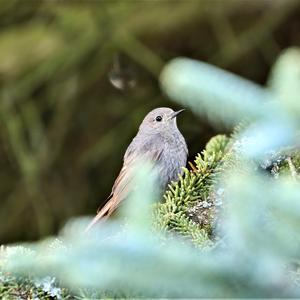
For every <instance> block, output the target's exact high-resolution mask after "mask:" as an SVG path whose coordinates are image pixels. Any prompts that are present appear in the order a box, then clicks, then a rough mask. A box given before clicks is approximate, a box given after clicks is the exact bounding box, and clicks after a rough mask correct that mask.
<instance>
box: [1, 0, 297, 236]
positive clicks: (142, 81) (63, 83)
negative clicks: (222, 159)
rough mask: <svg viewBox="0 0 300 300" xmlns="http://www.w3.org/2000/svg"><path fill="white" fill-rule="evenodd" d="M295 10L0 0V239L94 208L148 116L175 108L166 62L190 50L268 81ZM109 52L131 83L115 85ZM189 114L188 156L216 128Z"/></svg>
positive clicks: (287, 6)
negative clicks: (162, 82) (167, 90)
mask: <svg viewBox="0 0 300 300" xmlns="http://www.w3.org/2000/svg"><path fill="white" fill-rule="evenodd" d="M299 15H300V5H299V1H292V0H286V1H276V0H275V1H237V0H230V1H213V2H212V1H205V0H203V1H197V0H195V1H184V0H183V1H176V0H169V1H168V0H164V1H109V0H107V1H85V2H83V1H82V2H81V1H65V2H62V1H40V2H37V1H29V0H28V1H23V0H15V1H1V3H0V57H1V61H0V95H1V98H0V157H1V159H0V197H1V200H2V201H1V203H0V220H1V221H0V222H1V223H0V224H1V226H0V239H1V242H7V241H16V240H25V239H36V238H38V237H41V236H45V235H48V234H50V233H53V232H55V231H57V229H58V228H59V227H61V226H62V224H63V223H64V222H65V221H66V220H67V219H69V218H70V217H71V216H75V215H83V214H86V213H91V214H93V213H94V212H95V211H96V208H97V207H98V205H99V204H101V202H103V200H104V199H106V196H107V195H108V194H109V190H110V188H111V185H112V182H113V179H114V177H115V176H116V175H117V172H118V169H119V168H120V166H121V164H122V160H121V158H122V155H123V153H124V151H125V148H126V145H127V144H128V143H129V141H130V139H131V138H132V137H133V136H134V134H135V132H136V130H137V127H138V125H139V122H140V121H141V119H142V118H143V116H144V115H145V114H146V113H147V112H148V111H149V110H150V109H152V108H154V107H157V106H174V104H173V103H171V102H169V101H168V100H166V97H163V96H162V95H161V92H160V88H159V85H158V74H159V73H160V71H161V68H162V66H163V65H164V63H165V62H166V61H168V60H169V59H171V58H173V57H176V56H183V55H185V56H188V57H191V58H195V59H202V60H205V61H207V62H209V63H213V64H215V65H218V66H221V67H224V68H227V69H229V70H231V71H234V72H235V73H237V74H240V75H243V76H244V77H246V78H249V79H252V80H254V81H256V82H258V83H265V81H266V78H267V74H268V71H269V69H270V66H271V65H272V64H273V62H274V61H275V58H276V57H277V55H278V54H279V52H280V50H282V49H284V48H286V47H288V46H290V45H297V43H298V44H299V40H300V36H299V30H298V28H299V23H300V21H299V20H300V17H299ZM116 55H119V56H120V57H121V59H122V63H123V65H124V66H123V67H122V68H121V69H120V70H117V73H118V74H117V75H119V76H120V78H121V80H126V76H125V75H126V72H127V71H128V70H129V73H130V76H132V78H133V81H135V82H136V84H135V86H134V87H132V88H128V89H125V90H122V91H119V90H117V89H115V88H114V87H113V85H112V84H111V83H110V80H109V74H111V72H112V70H114V64H115V60H116ZM110 79H111V78H110ZM204 84H205V83H204ZM195 118H196V116H195V115H193V114H192V113H187V114H186V115H185V116H184V117H182V119H181V120H179V123H180V124H179V126H180V128H182V131H183V133H184V135H185V136H186V138H187V141H188V145H189V150H190V154H191V159H193V157H194V155H195V154H196V153H197V152H199V150H200V149H202V148H203V147H204V145H205V143H206V142H207V141H208V139H209V137H210V136H212V135H213V134H214V133H215V132H216V129H213V127H211V125H209V124H208V123H207V122H206V121H207V120H206V119H205V118H202V120H201V121H200V120H199V119H197V121H195ZM220 130H223V131H224V130H225V129H224V128H223V125H222V124H219V127H218V128H217V131H220ZM226 130H227V129H226Z"/></svg>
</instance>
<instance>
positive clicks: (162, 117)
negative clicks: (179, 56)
mask: <svg viewBox="0 0 300 300" xmlns="http://www.w3.org/2000/svg"><path fill="white" fill-rule="evenodd" d="M181 111H182V110H180V111H178V112H174V111H173V110H172V109H171V108H166V107H160V108H156V109H154V110H152V111H151V112H149V113H148V114H147V115H146V117H145V118H144V120H143V122H142V124H141V125H140V127H139V131H138V133H137V135H136V136H135V137H134V139H133V140H132V142H131V143H130V145H129V146H128V148H127V150H126V152H125V155H124V162H123V167H122V169H121V172H120V174H119V176H118V177H117V179H116V181H115V183H114V185H113V188H112V192H111V194H110V196H109V197H108V201H107V203H106V204H105V205H104V207H103V208H101V209H100V210H99V211H98V214H97V215H96V217H95V218H94V219H93V221H92V222H91V224H90V225H89V226H88V228H87V230H88V229H89V228H90V227H92V226H93V225H94V224H95V223H96V222H97V221H98V220H100V219H101V218H102V217H103V216H110V215H111V214H112V213H113V212H114V211H115V209H116V208H117V207H118V206H119V204H120V203H121V202H122V201H123V200H124V199H125V198H127V196H128V194H129V193H130V191H131V190H132V189H133V187H132V180H133V177H134V174H133V170H134V165H135V164H136V163H137V162H138V161H140V160H149V161H151V162H152V163H153V164H154V167H155V168H156V171H157V173H158V176H159V178H158V180H159V184H160V187H161V189H165V188H166V186H167V184H168V183H169V182H170V181H172V180H177V179H178V175H179V174H181V173H182V167H184V166H185V165H186V160H187V155H188V149H187V145H186V142H185V139H184V137H183V136H182V134H181V133H180V131H179V130H178V128H177V123H176V117H177V115H178V114H179V113H180V112H181Z"/></svg>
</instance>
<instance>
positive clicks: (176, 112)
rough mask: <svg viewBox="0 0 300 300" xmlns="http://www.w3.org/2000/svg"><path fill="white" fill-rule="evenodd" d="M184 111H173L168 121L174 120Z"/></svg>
mask: <svg viewBox="0 0 300 300" xmlns="http://www.w3.org/2000/svg"><path fill="white" fill-rule="evenodd" d="M184 110H185V109H181V110H178V111H174V112H173V113H172V114H171V116H170V119H174V118H176V117H177V116H178V115H179V114H180V113H182V112H183V111H184Z"/></svg>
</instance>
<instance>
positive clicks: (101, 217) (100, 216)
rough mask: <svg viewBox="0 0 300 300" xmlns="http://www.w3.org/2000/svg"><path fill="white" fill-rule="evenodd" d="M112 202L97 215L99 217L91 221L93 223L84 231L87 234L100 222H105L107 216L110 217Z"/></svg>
mask: <svg viewBox="0 0 300 300" xmlns="http://www.w3.org/2000/svg"><path fill="white" fill-rule="evenodd" d="M111 206H112V202H111V201H108V202H107V203H106V204H105V205H104V206H103V207H102V208H101V209H100V210H99V212H98V213H97V215H96V216H95V217H94V219H93V220H92V221H91V223H90V224H89V225H88V226H87V227H86V229H85V230H84V232H85V233H87V232H88V231H89V230H90V229H91V228H92V227H93V226H94V225H95V224H96V223H98V222H99V221H100V220H102V221H105V220H106V217H105V216H106V215H110V213H109V212H110V210H111Z"/></svg>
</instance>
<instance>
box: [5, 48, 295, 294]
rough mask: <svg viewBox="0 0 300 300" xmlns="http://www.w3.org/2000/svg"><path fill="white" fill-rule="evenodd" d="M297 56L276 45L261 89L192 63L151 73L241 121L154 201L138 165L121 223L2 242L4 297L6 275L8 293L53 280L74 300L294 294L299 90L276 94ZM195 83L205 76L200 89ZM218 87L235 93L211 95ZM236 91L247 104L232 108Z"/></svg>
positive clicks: (176, 95)
mask: <svg viewBox="0 0 300 300" xmlns="http://www.w3.org/2000/svg"><path fill="white" fill-rule="evenodd" d="M299 55H300V48H291V49H287V50H285V51H284V52H283V53H282V55H280V56H279V58H278V60H277V62H276V63H275V66H274V68H273V70H272V72H271V77H270V80H269V82H272V81H273V79H272V78H276V80H274V81H273V83H272V84H271V85H270V86H265V87H264V86H259V85H257V84H254V83H252V82H251V81H248V82H247V83H246V84H245V80H244V79H243V78H241V77H239V76H233V74H231V73H229V72H227V71H224V70H222V69H219V68H216V67H215V66H212V65H209V64H203V62H199V61H197V60H191V59H188V58H177V59H174V60H172V61H171V62H169V63H168V64H167V65H166V67H165V68H164V69H163V71H162V75H161V77H160V78H161V83H162V88H163V89H164V91H165V92H166V93H167V94H168V95H169V96H170V97H171V98H173V99H174V100H175V99H176V101H177V102H179V103H181V104H183V103H187V105H189V107H190V108H191V109H194V110H196V111H202V112H203V113H204V112H205V113H206V114H207V115H208V119H213V117H214V116H215V115H216V113H220V112H216V111H215V110H213V109H212V108H214V107H216V106H217V105H220V104H221V105H222V106H223V107H224V111H225V112H226V113H224V112H222V113H221V114H222V117H223V121H224V122H225V123H227V124H232V122H233V116H232V114H235V120H236V121H237V122H239V120H240V119H244V118H245V112H246V111H247V110H250V111H251V112H252V113H251V115H249V119H248V122H245V121H243V122H242V123H240V124H239V125H238V126H237V127H236V129H235V130H234V133H233V134H232V135H231V136H230V137H229V138H228V137H226V136H225V135H218V136H216V137H213V138H212V139H211V140H210V141H209V143H208V144H207V145H206V149H205V150H204V151H202V153H201V154H199V155H197V157H196V159H195V164H194V165H193V164H191V169H190V170H187V169H185V172H184V174H183V176H182V177H181V178H180V180H179V181H178V182H173V183H171V184H170V185H169V188H168V190H167V191H166V193H165V196H164V200H163V201H162V202H156V200H157V194H156V190H155V176H156V174H155V173H154V171H153V168H152V169H151V166H149V165H148V164H142V165H140V166H137V168H136V172H135V175H136V176H135V180H136V183H135V186H136V188H135V190H134V192H133V193H132V194H131V196H130V199H128V201H126V202H125V204H124V206H122V207H120V212H121V214H120V217H119V218H118V219H115V220H113V219H112V218H110V219H108V220H107V221H106V222H104V223H102V224H98V225H99V226H95V227H94V228H93V230H91V231H90V232H89V233H88V234H87V233H86V232H85V233H84V227H85V226H86V224H87V222H86V221H87V220H74V221H73V222H70V223H69V224H68V226H66V227H65V228H64V229H63V231H62V232H61V234H60V235H59V236H58V237H54V238H48V239H46V240H43V241H40V242H37V243H31V244H27V245H23V246H18V247H12V246H8V247H6V248H5V247H2V249H1V250H2V251H1V252H0V254H1V256H0V267H1V271H2V272H3V279H2V282H4V284H3V283H1V284H2V290H3V293H6V294H7V285H5V284H6V283H7V281H9V278H11V277H9V275H11V274H12V275H13V276H14V277H13V279H12V280H10V283H8V285H9V286H10V291H15V290H16V288H13V284H15V285H17V286H19V285H20V283H23V282H24V283H27V282H28V280H29V279H31V281H30V283H29V284H27V285H25V286H24V285H23V286H20V288H19V289H20V290H22V291H24V292H26V289H30V290H32V289H33V290H34V292H35V293H37V292H39V293H45V292H46V293H48V294H49V293H50V294H52V295H54V293H56V295H54V298H55V299H63V298H64V297H65V296H63V295H62V292H63V291H66V289H63V288H61V287H58V286H57V283H59V284H60V286H64V287H65V286H66V287H68V288H69V291H71V293H72V295H76V296H73V297H78V298H81V299H82V298H93V299H94V298H106V297H109V298H111V297H113V298H129V299H131V298H133V297H134V298H141V297H147V298H175V297H177V298H178V297H180V298H182V297H185V298H190V297H193V298H203V297H208V298H220V297H222V298H237V297H241V298H250V297H251V298H254V297H255V298H257V297H260V298H261V297H266V298H273V297H282V298H286V297H293V298H294V297H299V295H300V286H299V278H300V277H299V269H300V264H299V247H300V238H299V220H300V202H299V193H300V181H299V179H300V177H299V170H300V164H299V162H300V160H299V122H298V118H297V117H296V116H295V114H294V113H293V111H294V110H296V111H297V110H298V109H299V106H300V101H299V99H300V95H299V93H298V90H297V88H296V89H292V90H289V93H284V94H282V92H281V91H282V90H285V87H286V86H289V85H290V84H291V82H292V83H293V84H294V83H296V82H298V83H299V80H300V78H299V76H298V75H299V71H300V64H299V60H298V58H299ZM178 65H180V66H181V67H182V68H181V71H182V72H178ZM278 66H280V67H278ZM216 77H217V78H218V79H219V80H215V78H216ZM187 78H188V79H190V80H186V79H187ZM202 78H207V79H208V80H211V82H209V84H208V85H207V86H201V85H199V83H200V82H201V79H202ZM197 79H198V80H199V81H198V80H197ZM224 82H227V83H228V86H230V87H236V89H235V88H231V89H229V91H230V92H228V93H224V94H222V93H220V91H223V90H224ZM295 86H296V87H297V85H295ZM235 90H237V91H243V93H242V94H243V95H246V98H247V99H248V100H249V102H248V103H247V105H245V106H244V107H242V106H241V105H239V107H235V108H234V109H232V110H231V109H230V108H232V101H233V99H235V98H236V95H235ZM204 93H207V96H208V97H209V98H210V102H209V103H207V99H205V97H202V95H203V94H204ZM230 93H231V95H230ZM191 95H192V99H193V100H191ZM228 97H229V98H228ZM257 97H258V98H259V99H262V103H261V105H260V104H258V103H257V102H256V99H257ZM242 99H243V98H242V97H241V98H240V102H242ZM251 99H252V101H250V100H251ZM238 104H240V103H239V102H237V104H236V105H238ZM200 107H202V110H199V108H200ZM291 108H293V110H291ZM239 117H240V118H239ZM153 205H154V214H151V210H152V206H153ZM204 221H206V222H204ZM49 276H50V277H49ZM52 276H55V277H54V278H55V279H54V278H53V277H52ZM36 282H37V283H38V285H37V284H36ZM41 282H42V284H41ZM1 284H0V287H1ZM37 287H38V288H39V289H38V290H37ZM40 288H42V291H41V290H40ZM57 293H59V295H57ZM48 294H47V295H48ZM8 295H11V294H9V292H8ZM43 297H46V296H44V295H43V294H41V298H42V299H43ZM66 297H70V294H67V295H66ZM71 297H72V296H71Z"/></svg>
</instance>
